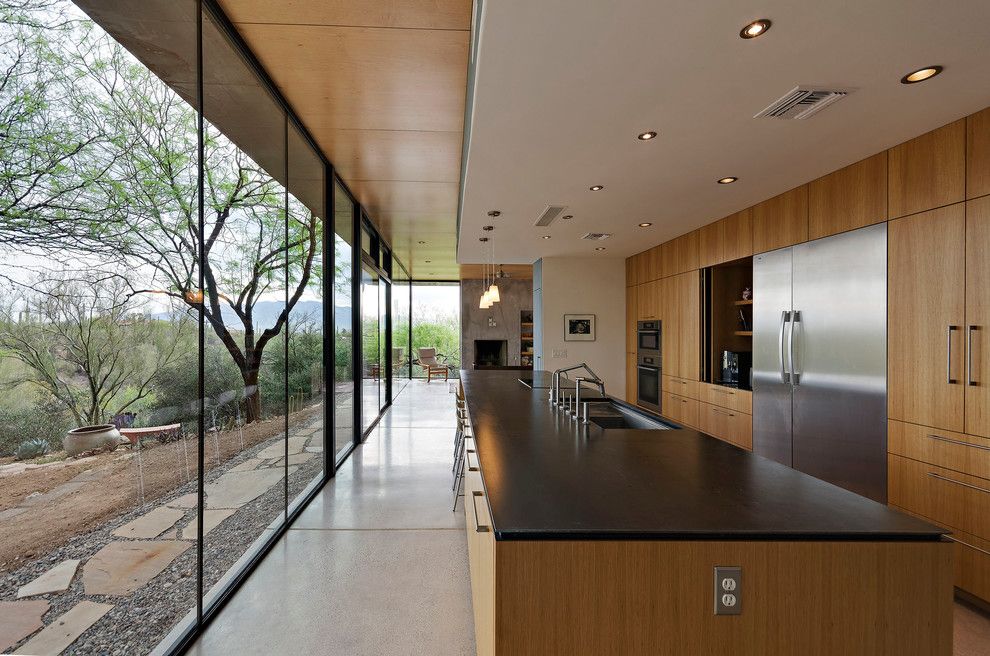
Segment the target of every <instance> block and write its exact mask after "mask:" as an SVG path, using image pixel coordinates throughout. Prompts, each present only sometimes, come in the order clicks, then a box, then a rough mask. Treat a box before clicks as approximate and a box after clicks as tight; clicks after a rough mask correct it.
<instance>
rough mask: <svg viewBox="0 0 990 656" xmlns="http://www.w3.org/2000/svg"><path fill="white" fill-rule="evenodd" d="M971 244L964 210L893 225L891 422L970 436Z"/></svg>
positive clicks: (889, 361)
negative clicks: (967, 334)
mask: <svg viewBox="0 0 990 656" xmlns="http://www.w3.org/2000/svg"><path fill="white" fill-rule="evenodd" d="M965 243H966V217H965V206H964V204H962V203H958V204H956V205H951V206H949V207H944V208H941V209H937V210H932V211H929V212H925V213H923V214H917V215H914V216H910V217H907V218H903V219H898V220H896V221H891V222H890V225H889V228H888V233H887V246H888V262H887V267H888V268H887V270H888V284H887V324H888V326H889V329H888V335H887V340H888V358H887V403H888V416H889V418H890V419H897V420H901V421H907V422H911V423H915V424H922V425H925V426H934V427H937V428H943V429H946V430H953V431H957V432H963V431H964V430H965V422H964V417H965V415H964V400H965V386H964V385H963V382H964V377H965V372H964V370H963V368H964V367H963V365H964V353H963V351H964V348H965V340H964V336H963V335H964V331H963V325H964V322H965V319H966V317H965V290H966V282H965V276H966V271H965V263H964V257H963V253H965Z"/></svg>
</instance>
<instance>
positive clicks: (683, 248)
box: [660, 230, 701, 278]
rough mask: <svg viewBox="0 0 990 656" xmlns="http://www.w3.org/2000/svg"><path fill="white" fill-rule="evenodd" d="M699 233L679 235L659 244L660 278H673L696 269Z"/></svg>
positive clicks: (692, 232) (695, 231)
mask: <svg viewBox="0 0 990 656" xmlns="http://www.w3.org/2000/svg"><path fill="white" fill-rule="evenodd" d="M700 234H701V233H700V231H698V230H692V231H691V232H689V233H687V234H684V235H681V236H680V237H677V238H676V239H671V240H670V241H666V242H664V243H662V244H660V274H661V277H663V278H666V277H668V276H675V275H677V274H679V273H684V272H685V271H692V270H694V269H697V268H699V267H698V241H699V238H700Z"/></svg>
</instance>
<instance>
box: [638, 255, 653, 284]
mask: <svg viewBox="0 0 990 656" xmlns="http://www.w3.org/2000/svg"><path fill="white" fill-rule="evenodd" d="M636 277H637V278H638V279H639V284H641V285H642V284H643V283H647V282H649V281H651V280H653V278H651V277H650V251H643V252H642V253H637V254H636Z"/></svg>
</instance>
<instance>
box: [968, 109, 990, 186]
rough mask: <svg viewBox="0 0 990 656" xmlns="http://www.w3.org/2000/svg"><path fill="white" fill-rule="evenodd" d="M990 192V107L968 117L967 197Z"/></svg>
mask: <svg viewBox="0 0 990 656" xmlns="http://www.w3.org/2000/svg"><path fill="white" fill-rule="evenodd" d="M987 194H990V107H988V108H987V109H984V110H983V111H982V112H977V113H975V114H973V115H972V116H969V117H967V118H966V198H977V197H979V196H986V195H987Z"/></svg>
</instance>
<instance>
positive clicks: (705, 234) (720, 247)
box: [698, 208, 753, 267]
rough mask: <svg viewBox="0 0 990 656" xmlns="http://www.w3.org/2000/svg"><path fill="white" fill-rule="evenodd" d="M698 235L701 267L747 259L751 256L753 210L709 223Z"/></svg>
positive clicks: (746, 210)
mask: <svg viewBox="0 0 990 656" xmlns="http://www.w3.org/2000/svg"><path fill="white" fill-rule="evenodd" d="M698 234H699V245H698V258H699V264H700V266H701V267H708V266H712V265H715V264H721V263H722V262H729V261H731V260H738V259H740V258H744V257H749V256H750V255H752V254H753V210H752V208H749V209H745V210H743V211H741V212H736V213H735V214H731V215H729V216H727V217H725V218H724V219H721V220H719V221H716V222H715V223H709V224H708V225H706V226H704V227H703V228H701V229H700V230H699V231H698Z"/></svg>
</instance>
